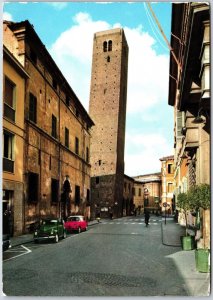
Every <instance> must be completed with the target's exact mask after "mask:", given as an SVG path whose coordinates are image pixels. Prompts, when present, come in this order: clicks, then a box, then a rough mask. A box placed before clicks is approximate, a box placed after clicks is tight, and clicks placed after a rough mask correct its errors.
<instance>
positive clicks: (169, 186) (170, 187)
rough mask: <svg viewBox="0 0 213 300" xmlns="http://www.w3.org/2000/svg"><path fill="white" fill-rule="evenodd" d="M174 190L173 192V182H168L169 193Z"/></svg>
mask: <svg viewBox="0 0 213 300" xmlns="http://www.w3.org/2000/svg"><path fill="white" fill-rule="evenodd" d="M172 192H173V184H172V183H168V193H172Z"/></svg>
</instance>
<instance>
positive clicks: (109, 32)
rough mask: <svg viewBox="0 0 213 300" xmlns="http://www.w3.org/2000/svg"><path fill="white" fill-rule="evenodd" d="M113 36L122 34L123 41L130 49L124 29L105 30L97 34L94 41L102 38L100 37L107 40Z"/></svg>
mask: <svg viewBox="0 0 213 300" xmlns="http://www.w3.org/2000/svg"><path fill="white" fill-rule="evenodd" d="M113 34H115V35H118V34H120V35H121V36H122V38H123V40H124V41H125V44H126V45H127V47H128V44H127V40H126V37H125V33H124V29H123V28H113V29H109V30H103V31H99V32H96V33H95V34H94V40H95V39H96V38H100V37H101V38H107V36H110V35H113Z"/></svg>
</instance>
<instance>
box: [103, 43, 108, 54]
mask: <svg viewBox="0 0 213 300" xmlns="http://www.w3.org/2000/svg"><path fill="white" fill-rule="evenodd" d="M103 51H104V52H107V42H106V41H105V42H104V43H103Z"/></svg>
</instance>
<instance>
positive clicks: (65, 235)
mask: <svg viewBox="0 0 213 300" xmlns="http://www.w3.org/2000/svg"><path fill="white" fill-rule="evenodd" d="M66 237H67V233H66V230H64V233H63V239H66Z"/></svg>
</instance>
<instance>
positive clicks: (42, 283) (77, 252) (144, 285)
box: [3, 215, 188, 296]
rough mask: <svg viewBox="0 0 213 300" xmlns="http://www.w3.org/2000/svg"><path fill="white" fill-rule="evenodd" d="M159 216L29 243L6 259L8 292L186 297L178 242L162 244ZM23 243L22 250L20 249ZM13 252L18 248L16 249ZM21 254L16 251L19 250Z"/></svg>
mask: <svg viewBox="0 0 213 300" xmlns="http://www.w3.org/2000/svg"><path fill="white" fill-rule="evenodd" d="M162 222H163V220H162V218H161V217H156V216H154V215H152V216H151V219H150V225H149V226H148V227H147V228H146V226H145V224H144V217H143V216H137V217H125V218H122V219H114V220H101V223H99V224H97V225H95V226H91V227H90V228H89V230H88V231H86V232H83V233H81V234H71V235H68V237H67V238H66V239H65V240H61V241H60V242H59V243H58V244H54V243H41V244H38V245H34V244H33V243H28V244H25V245H24V247H25V249H23V248H22V249H21V248H20V246H19V247H17V249H16V250H17V251H22V252H23V251H24V250H25V251H26V252H27V253H26V254H25V255H20V256H17V257H15V258H13V259H8V258H9V256H8V255H9V253H10V252H9V251H10V250H8V251H6V252H5V253H4V256H3V259H4V260H5V261H4V262H3V291H4V293H5V294H6V295H8V296H164V295H171V296H184V295H188V293H187V290H186V289H185V282H184V280H183V278H182V276H181V274H180V273H179V271H178V270H177V267H176V265H175V263H174V261H173V259H171V257H172V255H173V254H174V253H175V252H178V251H181V249H180V248H179V247H167V246H164V245H163V244H162V235H161V223H162ZM18 248H19V249H18ZM12 250H13V251H14V249H12ZM17 253H18V252H17Z"/></svg>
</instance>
